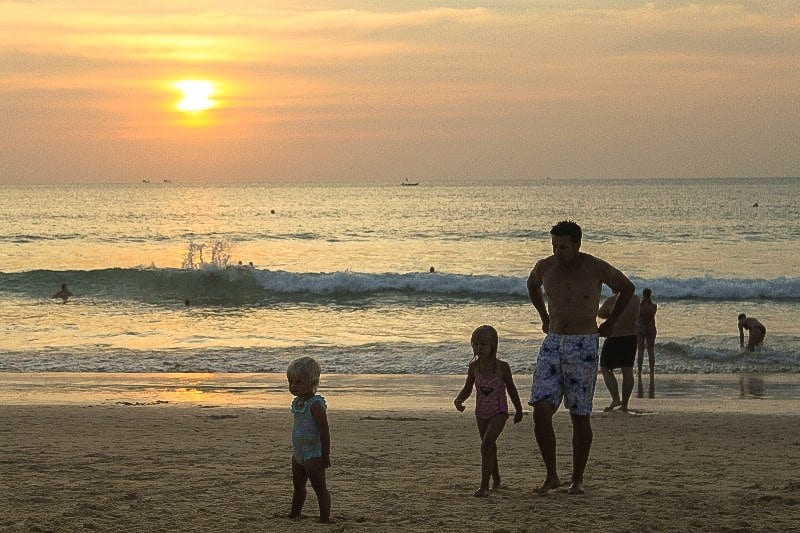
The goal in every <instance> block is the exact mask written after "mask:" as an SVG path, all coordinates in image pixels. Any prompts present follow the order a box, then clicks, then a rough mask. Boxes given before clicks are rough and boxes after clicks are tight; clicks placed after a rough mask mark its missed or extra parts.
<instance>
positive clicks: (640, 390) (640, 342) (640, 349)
mask: <svg viewBox="0 0 800 533" xmlns="http://www.w3.org/2000/svg"><path fill="white" fill-rule="evenodd" d="M643 357H644V337H643V336H642V335H639V336H638V338H637V342H636V368H637V372H636V375H637V377H638V382H639V386H638V387H636V396H638V397H639V398H644V387H643V386H642V358H643Z"/></svg>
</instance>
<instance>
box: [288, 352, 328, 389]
mask: <svg viewBox="0 0 800 533" xmlns="http://www.w3.org/2000/svg"><path fill="white" fill-rule="evenodd" d="M321 373H322V369H321V368H320V366H319V363H317V361H316V360H315V359H314V358H313V357H298V358H297V359H295V360H294V361H292V362H291V363H289V368H287V369H286V375H287V376H289V377H290V378H294V377H297V376H302V377H304V378H306V379H307V380H308V382H309V383H310V384H311V388H312V390H313V391H314V392H315V393H316V392H317V385H319V375H320V374H321Z"/></svg>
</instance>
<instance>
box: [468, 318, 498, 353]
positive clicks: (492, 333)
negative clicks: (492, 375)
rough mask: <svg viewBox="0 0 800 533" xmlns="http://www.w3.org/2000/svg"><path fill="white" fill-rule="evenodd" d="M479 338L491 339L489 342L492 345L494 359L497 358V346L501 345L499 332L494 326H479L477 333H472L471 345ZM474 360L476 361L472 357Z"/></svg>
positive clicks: (476, 329)
mask: <svg viewBox="0 0 800 533" xmlns="http://www.w3.org/2000/svg"><path fill="white" fill-rule="evenodd" d="M479 337H488V338H489V342H491V343H492V355H493V356H494V357H497V345H498V343H499V341H498V336H497V330H496V329H494V328H493V327H492V326H489V325H486V324H484V325H483V326H478V327H477V328H475V331H473V332H472V337H471V338H470V344H472V342H473V341H474V340H475V339H477V338H479ZM472 360H473V361H474V360H475V356H474V355H473V356H472Z"/></svg>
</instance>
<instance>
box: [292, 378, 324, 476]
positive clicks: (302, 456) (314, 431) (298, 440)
mask: <svg viewBox="0 0 800 533" xmlns="http://www.w3.org/2000/svg"><path fill="white" fill-rule="evenodd" d="M299 399H300V398H297V397H295V399H294V400H292V413H294V428H293V429H292V446H293V448H294V459H295V461H297V462H298V463H300V464H301V465H302V464H305V462H306V461H307V460H309V459H314V458H316V457H322V441H321V440H320V438H319V428H318V427H317V423H316V422H314V416H313V415H312V414H311V405H312V404H314V403H315V402H321V403H322V408H323V409H327V408H328V406H327V404H326V403H325V398H323V397H322V396H320V395H319V394H315V395H314V396H312V397H311V398H308V399H307V400H306V401H305V403H304V404H303V406H302V407H298V406H297V403H298V400H299Z"/></svg>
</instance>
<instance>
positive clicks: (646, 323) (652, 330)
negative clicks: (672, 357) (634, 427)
mask: <svg viewBox="0 0 800 533" xmlns="http://www.w3.org/2000/svg"><path fill="white" fill-rule="evenodd" d="M656 311H658V305H656V303H655V302H654V301H653V291H652V290H650V289H645V290H643V291H642V302H641V303H640V304H639V318H638V319H637V322H636V337H637V339H638V340H637V344H638V347H637V356H636V360H637V369H638V371H637V372H638V377H639V387H638V390H637V395H638V396H639V398H643V397H644V385H642V363H643V359H644V349H645V348H647V356H648V360H649V363H650V389H649V391H648V397H650V398H655V396H656V374H655V366H656V334H657V333H658V332H657V331H656Z"/></svg>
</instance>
